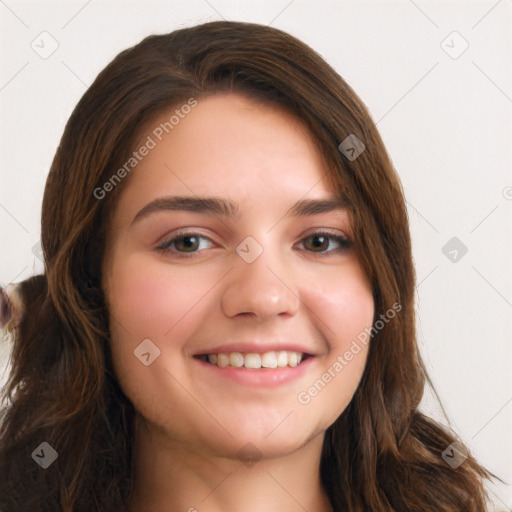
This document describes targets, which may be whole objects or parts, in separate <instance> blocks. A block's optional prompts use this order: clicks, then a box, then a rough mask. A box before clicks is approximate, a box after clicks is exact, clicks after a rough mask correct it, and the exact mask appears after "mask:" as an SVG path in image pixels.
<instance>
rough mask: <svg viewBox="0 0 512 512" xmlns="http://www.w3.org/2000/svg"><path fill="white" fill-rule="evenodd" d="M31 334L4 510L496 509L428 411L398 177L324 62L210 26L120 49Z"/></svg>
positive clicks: (72, 153)
mask: <svg viewBox="0 0 512 512" xmlns="http://www.w3.org/2000/svg"><path fill="white" fill-rule="evenodd" d="M41 236H42V247H43V251H44V257H45V273H44V275H38V276H34V277H32V278H30V279H28V280H26V281H24V282H22V283H20V284H19V285H17V286H16V288H15V291H12V292H11V293H6V292H4V307H3V311H2V315H3V316H2V317H3V322H4V323H7V322H8V320H9V319H10V318H11V317H12V320H11V321H10V322H9V325H8V330H9V333H10V334H11V336H12V341H13V351H12V371H11V374H10V378H9V381H8V383H7V386H6V388H5V390H4V402H5V407H4V409H3V411H2V418H1V421H2V423H1V425H2V426H1V435H0V509H1V510H2V512H19V511H27V512H28V511H30V512H34V511H43V510H44V511H46V510H51V511H58V510H62V511H66V512H82V511H84V512H85V511H87V512H91V511H93V510H94V511H102V512H110V511H120V510H127V511H128V510H129V511H140V512H142V511H152V512H164V511H165V512H174V511H187V510H188V511H193V510H198V511H208V512H217V511H227V510H245V511H248V512H251V511H261V510H265V511H266V512H269V511H270V512H271V511H274V510H275V511H277V510H279V511H282V510H287V511H295V510H297V511H299V510H301V511H303V510H307V511H309V512H327V511H330V510H333V511H336V512H356V511H357V512H363V511H364V512H369V511H372V512H385V511H389V512H391V511H393V512H395V511H396V512H406V511H407V512H412V511H422V512H434V511H435V512H440V511H443V512H460V511H461V510H464V511H465V512H484V510H485V503H486V495H485V492H484V489H483V484H482V482H483V479H485V478H490V477H492V476H494V475H492V473H489V472H488V471H487V470H486V469H484V468H483V467H481V466H480V465H479V464H478V463H477V461H476V460H475V459H474V458H473V457H472V456H471V455H470V454H469V453H468V450H467V449H466V448H465V447H464V445H463V443H462V442H460V441H459V440H457V439H456V438H455V436H454V435H453V434H452V433H450V432H449V431H447V430H446V429H445V428H443V427H442V426H441V425H439V424H438V423H436V422H435V421H433V420H432V419H430V418H428V417H426V416H425V415H424V414H422V413H421V412H420V411H419V410H418V404H419V403H420V401H421V398H422V394H423V390H424V385H425V382H426V381H427V382H429V380H428V376H427V373H426V370H425V367H424V365H423V362H422V360H421V358H420V355H419V352H418V347H417V344H416V340H415V325H414V315H415V312H414V304H413V299H414V286H415V275H414V269H413V263H412V256H411V242H410V236H409V229H408V222H407V214H406V207H405V202H404V198H403V193H402V189H401V185H400V182H399V179H398V177H397V175H396V173H395V171H394V169H393V166H392V164H391V162H390V159H389V157H388V156H387V154H386V150H385V148H384V146H383V143H382V141H381V138H380V136H379V134H378V132H377V130H376V128H375V125H374V123H373V122H372V120H371V119H370V116H369V114H368V111H367V109H366V108H365V106H364V104H363V103H362V102H361V100H360V99H359V98H358V97H357V96H356V94H355V93H354V91H353V90H352V89H351V88H350V87H349V86H348V85H347V84H346V83H345V82H344V81H343V79H342V78H341V77H340V76H339V75H338V74H337V73H336V72H335V71H334V70H333V69H332V68H331V67H330V66H329V65H328V64H327V63H326V62H325V61H324V60H322V58H321V57H320V56H319V55H318V54H316V53H315V52H314V51H313V50H311V49H310V48H309V47H308V46H306V45H305V44H303V43H302V42H300V41H298V40H297V39H295V38H293V37H292V36H290V35H288V34H286V33H284V32H282V31H280V30H277V29H274V28H271V27H267V26H261V25H256V24H249V23H237V22H225V21H222V22H212V23H206V24H202V25H198V26H195V27H192V28H186V29H181V30H177V31H175V32H172V33H170V34H167V35H158V36H151V37H148V38H146V39H144V40H143V41H142V42H141V43H140V44H138V45H136V46H135V47H133V48H130V49H128V50H126V51H124V52H122V53H121V54H119V55H118V56H117V57H116V58H115V59H114V60H113V62H112V63H110V64H109V65H108V66H107V67H106V68H105V69H104V70H103V71H102V72H101V73H100V74H99V76H98V77H97V79H96V80H95V82H94V83H93V85H92V86H91V87H90V88H89V90H88V91H87V92H86V93H85V95H84V96H83V98H82V99H81V100H80V102H79V103H78V105H77V107H76V109H75V111H74V112H73V114H72V116H71V118H70V120H69V122H68V124H67V126H66V129H65V132H64V135H63V137H62V140H61V143H60V145H59V148H58V150H57V154H56V155H55V159H54V162H53V164H52V168H51V171H50V174H49V177H48V180H47V185H46V190H45V194H44V200H43V210H42V235H41Z"/></svg>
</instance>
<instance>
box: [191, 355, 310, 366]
mask: <svg viewBox="0 0 512 512" xmlns="http://www.w3.org/2000/svg"><path fill="white" fill-rule="evenodd" d="M194 357H195V358H196V359H200V360H201V361H205V362H206V363H210V364H212V365H214V366H218V367H219V368H226V367H231V368H242V367H243V368H248V369H254V370H258V369H274V368H286V367H292V368H293V367H295V366H298V365H299V364H301V363H302V362H304V361H305V360H306V359H308V358H309V357H313V356H312V355H310V354H304V353H301V352H293V351H287V350H280V351H270V352H265V353H262V354H260V353H256V352H248V353H245V354H244V353H241V352H229V353H219V354H200V355H195V356H194Z"/></svg>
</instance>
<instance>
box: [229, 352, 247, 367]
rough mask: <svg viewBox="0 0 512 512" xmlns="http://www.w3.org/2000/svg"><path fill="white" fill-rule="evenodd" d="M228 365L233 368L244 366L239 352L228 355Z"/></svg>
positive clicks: (242, 357)
mask: <svg viewBox="0 0 512 512" xmlns="http://www.w3.org/2000/svg"><path fill="white" fill-rule="evenodd" d="M229 364H230V365H231V366H234V367H235V368H240V367H241V366H243V365H244V356H243V354H240V352H231V354H229Z"/></svg>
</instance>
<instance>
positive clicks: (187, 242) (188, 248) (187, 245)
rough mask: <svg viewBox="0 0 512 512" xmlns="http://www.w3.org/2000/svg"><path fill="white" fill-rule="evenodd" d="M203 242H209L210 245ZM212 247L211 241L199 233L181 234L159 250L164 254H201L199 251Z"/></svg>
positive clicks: (165, 243)
mask: <svg viewBox="0 0 512 512" xmlns="http://www.w3.org/2000/svg"><path fill="white" fill-rule="evenodd" d="M202 240H207V241H208V243H209V244H210V245H208V243H207V244H206V246H205V244H203V243H201V241H202ZM209 247H211V240H210V239H209V238H208V237H206V236H203V235H200V234H198V233H181V234H179V235H177V236H174V237H172V238H169V239H168V240H166V241H164V242H163V243H162V244H161V245H159V246H158V249H159V250H162V251H164V252H172V253H178V254H180V253H181V254H186V253H189V254H194V253H197V252H200V251H199V249H207V248H209Z"/></svg>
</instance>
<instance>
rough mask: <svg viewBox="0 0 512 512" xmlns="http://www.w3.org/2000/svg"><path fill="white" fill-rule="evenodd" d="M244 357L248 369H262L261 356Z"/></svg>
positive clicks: (249, 355) (248, 355)
mask: <svg viewBox="0 0 512 512" xmlns="http://www.w3.org/2000/svg"><path fill="white" fill-rule="evenodd" d="M243 357H244V366H245V367H246V368H261V356H260V355H259V354H245V356H243Z"/></svg>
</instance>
